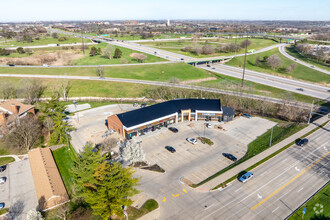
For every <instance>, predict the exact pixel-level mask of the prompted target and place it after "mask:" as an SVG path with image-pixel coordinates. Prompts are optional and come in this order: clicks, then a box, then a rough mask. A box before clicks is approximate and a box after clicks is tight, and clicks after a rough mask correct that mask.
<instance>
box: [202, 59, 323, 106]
mask: <svg viewBox="0 0 330 220" xmlns="http://www.w3.org/2000/svg"><path fill="white" fill-rule="evenodd" d="M197 67H199V68H202V69H205V70H208V71H212V72H215V73H219V74H222V75H227V76H232V77H235V78H240V79H241V78H242V74H243V69H241V68H237V67H232V66H227V65H223V64H216V63H214V64H212V65H211V67H207V66H206V65H198V66H197ZM213 68H215V69H213ZM244 78H245V79H246V80H248V81H252V82H256V83H260V84H263V85H267V86H271V87H276V88H279V89H283V90H287V91H291V92H295V93H300V94H303V95H308V96H311V97H315V98H318V99H324V100H330V92H329V91H330V88H329V87H326V86H321V85H317V84H313V83H308V82H304V81H299V80H293V79H288V78H283V77H279V76H274V75H271V74H267V73H260V72H256V71H251V70H245V77H244ZM299 88H302V89H303V91H300V90H297V89H299Z"/></svg>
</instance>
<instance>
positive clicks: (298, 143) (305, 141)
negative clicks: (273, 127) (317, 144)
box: [296, 138, 308, 147]
mask: <svg viewBox="0 0 330 220" xmlns="http://www.w3.org/2000/svg"><path fill="white" fill-rule="evenodd" d="M307 143H308V139H307V138H303V139H300V140H298V141H297V142H296V144H297V145H298V146H301V147H302V146H304V145H306V144H307Z"/></svg>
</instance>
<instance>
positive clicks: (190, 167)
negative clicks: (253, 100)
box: [136, 117, 276, 183]
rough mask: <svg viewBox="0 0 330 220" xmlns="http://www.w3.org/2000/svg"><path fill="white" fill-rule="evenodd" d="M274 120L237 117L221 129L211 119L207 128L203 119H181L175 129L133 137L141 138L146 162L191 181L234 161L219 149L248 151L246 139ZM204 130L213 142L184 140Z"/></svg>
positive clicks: (240, 154) (237, 153) (240, 153)
mask: <svg viewBox="0 0 330 220" xmlns="http://www.w3.org/2000/svg"><path fill="white" fill-rule="evenodd" d="M275 124H276V123H275V122H272V121H269V120H266V119H262V118H258V117H253V118H251V119H247V118H243V117H241V118H237V119H235V120H234V121H231V122H228V123H226V124H222V125H221V127H222V128H223V129H219V128H217V125H220V123H218V122H217V123H215V122H212V127H211V128H207V127H206V126H205V122H183V123H179V124H175V125H173V127H176V128H178V129H179V132H178V133H173V132H171V131H169V130H167V129H166V128H163V129H161V130H159V131H156V132H154V133H149V134H147V135H145V136H141V137H138V138H136V141H142V142H141V146H142V147H143V149H144V151H145V152H146V160H147V161H148V162H149V163H151V164H158V165H159V166H161V167H162V168H163V169H165V171H166V172H181V173H182V176H184V177H185V178H187V179H189V180H190V181H192V182H193V183H199V182H201V181H202V180H204V179H206V178H207V177H209V176H211V175H213V174H214V173H216V172H218V171H219V170H221V169H223V168H225V167H227V166H228V165H230V164H232V163H233V161H231V160H229V159H227V158H225V157H224V156H223V155H222V153H230V154H232V155H234V156H235V157H236V158H237V159H240V158H242V157H243V156H244V155H245V153H246V152H247V149H248V148H247V145H248V143H250V142H251V141H253V140H254V139H255V138H256V137H257V136H259V135H261V134H263V133H264V132H266V131H267V130H268V129H270V128H271V127H273V126H274V125H275ZM204 132H205V137H207V138H209V139H211V140H212V141H213V142H214V145H212V146H210V145H208V144H203V143H201V141H198V142H197V144H195V145H193V144H191V143H189V142H187V141H186V138H197V137H203V136H204ZM165 146H172V147H174V148H175V150H176V152H175V153H171V152H169V151H168V150H166V149H165Z"/></svg>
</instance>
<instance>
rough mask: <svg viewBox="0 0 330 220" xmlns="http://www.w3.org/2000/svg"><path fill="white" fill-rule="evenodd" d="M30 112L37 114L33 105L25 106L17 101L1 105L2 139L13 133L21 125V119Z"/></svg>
mask: <svg viewBox="0 0 330 220" xmlns="http://www.w3.org/2000/svg"><path fill="white" fill-rule="evenodd" d="M28 112H30V113H32V114H35V112H34V106H33V105H25V104H23V103H21V102H18V101H16V100H8V101H6V102H3V103H1V104H0V137H3V136H4V135H6V134H9V133H10V132H12V131H13V130H14V129H15V127H16V125H17V124H19V120H20V118H23V117H25V116H26V114H27V113H28Z"/></svg>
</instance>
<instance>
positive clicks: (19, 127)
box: [5, 114, 42, 151]
mask: <svg viewBox="0 0 330 220" xmlns="http://www.w3.org/2000/svg"><path fill="white" fill-rule="evenodd" d="M17 120H18V122H17V123H16V129H15V130H14V131H13V132H12V133H10V134H9V135H7V136H6V139H5V142H6V144H7V146H10V147H12V148H19V149H25V150H27V151H28V150H30V149H31V147H32V146H33V145H35V144H36V143H37V142H38V140H39V139H40V137H41V133H42V127H41V123H40V121H39V119H38V118H37V117H36V116H34V115H33V114H28V115H26V116H25V117H24V118H21V119H17Z"/></svg>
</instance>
